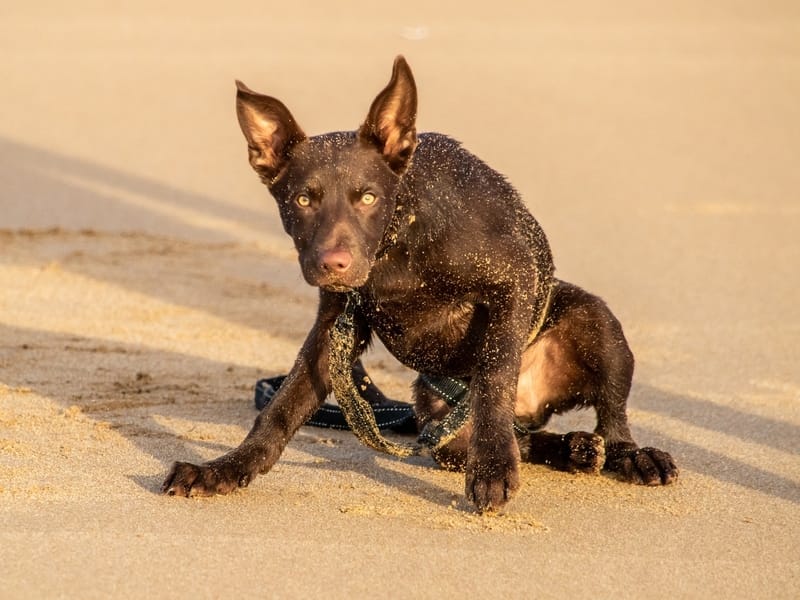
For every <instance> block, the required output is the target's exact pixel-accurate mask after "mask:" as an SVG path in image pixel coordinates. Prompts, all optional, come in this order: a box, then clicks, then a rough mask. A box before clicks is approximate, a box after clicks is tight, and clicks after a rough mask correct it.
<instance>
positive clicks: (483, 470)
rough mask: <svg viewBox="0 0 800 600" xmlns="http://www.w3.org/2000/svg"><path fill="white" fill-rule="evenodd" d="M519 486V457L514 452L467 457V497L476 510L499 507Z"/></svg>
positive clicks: (488, 509)
mask: <svg viewBox="0 0 800 600" xmlns="http://www.w3.org/2000/svg"><path fill="white" fill-rule="evenodd" d="M518 489H519V457H518V456H515V453H513V452H507V453H503V455H502V456H497V455H492V454H490V455H483V456H477V457H475V458H473V457H470V458H469V460H468V461H467V476H466V493H467V499H468V500H470V501H471V502H472V503H473V504H475V507H476V508H477V509H478V512H481V513H482V512H484V511H495V510H497V509H499V508H501V507H502V506H504V505H505V504H506V503H507V502H508V501H509V500H510V499H511V497H512V496H513V495H514V492H516V491H517V490H518Z"/></svg>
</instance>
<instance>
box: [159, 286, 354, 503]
mask: <svg viewBox="0 0 800 600" xmlns="http://www.w3.org/2000/svg"><path fill="white" fill-rule="evenodd" d="M343 308H344V295H343V294H333V293H329V292H325V291H321V292H320V306H319V312H318V314H317V320H316V323H315V324H314V327H313V328H312V329H311V332H310V333H309V334H308V337H307V338H306V341H305V343H304V344H303V348H302V349H301V350H300V354H299V355H298V357H297V361H296V362H295V364H294V367H293V368H292V370H291V371H290V373H289V375H288V377H287V378H286V381H285V382H284V383H283V385H281V387H280V390H279V391H278V393H277V395H276V396H275V398H274V399H273V400H272V402H271V403H270V404H269V405H268V406H267V407H266V408H264V410H262V411H261V413H260V414H259V415H258V417H257V418H256V421H255V424H254V425H253V428H252V429H251V430H250V433H248V434H247V437H246V438H245V439H244V441H243V442H242V443H241V444H240V445H239V447H238V448H236V449H235V450H233V451H231V452H229V453H228V454H225V455H224V456H221V457H219V458H217V459H216V460H212V461H210V462H207V463H205V464H203V465H193V464H191V463H186V462H176V463H175V464H174V465H173V466H172V469H171V471H170V473H169V475H168V476H167V478H166V480H165V481H164V484H163V485H162V487H161V491H162V492H163V493H165V494H169V495H170V496H187V497H188V496H213V495H214V494H227V493H229V492H231V491H233V490H235V489H236V488H238V487H245V486H247V485H248V484H249V483H250V481H252V480H253V478H254V477H255V476H256V475H258V474H259V473H266V472H267V471H269V470H270V468H272V465H274V464H275V462H276V461H277V460H278V457H279V456H280V455H281V453H282V452H283V449H284V448H285V447H286V444H287V443H288V442H289V440H290V439H291V437H292V436H293V435H294V433H295V431H297V429H299V427H300V426H301V425H302V424H303V423H305V422H306V420H308V418H309V417H310V416H311V415H312V414H313V413H314V411H316V410H317V408H319V406H320V405H321V404H322V402H323V401H324V400H325V398H326V397H327V395H328V394H329V393H330V390H331V383H330V376H329V375H328V350H329V346H330V335H329V332H330V329H331V326H332V325H333V323H334V321H335V320H336V317H337V316H338V315H339V314H340V313H341V311H342V309H343Z"/></svg>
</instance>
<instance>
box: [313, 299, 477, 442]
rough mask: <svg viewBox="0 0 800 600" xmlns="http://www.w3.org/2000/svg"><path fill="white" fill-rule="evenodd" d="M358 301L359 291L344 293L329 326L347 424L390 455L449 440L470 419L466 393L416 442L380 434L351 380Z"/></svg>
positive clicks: (334, 379) (335, 382)
mask: <svg viewBox="0 0 800 600" xmlns="http://www.w3.org/2000/svg"><path fill="white" fill-rule="evenodd" d="M360 304H361V297H360V296H359V294H358V292H356V291H352V292H348V294H347V303H346V304H345V308H344V310H343V311H342V314H341V315H339V317H337V319H336V322H335V323H334V324H333V328H332V329H331V333H330V335H331V348H330V356H329V361H328V369H329V371H330V376H331V384H332V386H333V394H334V396H335V397H336V401H337V402H338V403H339V407H340V408H341V409H342V413H344V417H345V419H346V420H347V424H348V425H350V429H352V430H353V433H355V435H356V437H357V438H358V439H359V440H360V441H361V443H363V444H365V445H366V446H369V447H370V448H373V449H375V450H378V451H380V452H384V453H386V454H391V455H393V456H399V457H401V458H405V457H408V456H419V455H421V454H425V453H427V452H428V451H430V450H436V449H438V448H441V447H442V446H444V445H446V444H448V443H449V442H450V441H452V440H453V439H454V438H455V437H456V436H457V435H458V432H459V431H460V430H461V428H462V427H463V426H464V425H465V424H466V423H467V420H468V419H469V395H468V394H464V396H463V397H462V398H461V399H460V400H459V401H458V402H457V403H456V404H455V406H454V407H453V409H452V410H451V411H450V412H449V413H448V414H447V416H445V418H444V419H442V421H441V422H439V423H436V424H434V423H429V424H428V425H427V426H426V427H425V429H424V430H423V431H422V433H421V434H420V436H419V439H418V442H420V443H418V444H403V443H398V442H393V441H392V440H389V439H386V438H385V437H384V436H383V435H381V432H380V430H379V429H378V424H377V423H376V422H375V413H373V411H372V407H371V406H370V404H369V402H367V401H366V400H365V399H364V398H363V397H362V396H361V394H360V393H359V391H358V387H357V386H356V383H355V382H354V381H353V369H352V367H353V363H352V358H353V356H354V352H353V350H354V348H355V320H354V315H355V311H356V308H357V307H358V306H359V305H360Z"/></svg>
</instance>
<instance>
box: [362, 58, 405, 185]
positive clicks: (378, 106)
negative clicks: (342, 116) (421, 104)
mask: <svg viewBox="0 0 800 600" xmlns="http://www.w3.org/2000/svg"><path fill="white" fill-rule="evenodd" d="M416 118H417V86H416V85H414V76H413V75H412V74H411V69H410V68H409V66H408V63H407V62H406V59H405V58H403V57H402V56H398V57H397V58H395V60H394V67H393V68H392V78H391V80H390V81H389V84H388V85H387V86H386V87H385V88H384V89H383V91H382V92H381V93H380V94H378V96H377V97H376V98H375V100H374V101H373V102H372V106H371V107H370V109H369V114H367V120H366V121H364V124H363V125H362V126H361V128H360V129H359V130H358V136H359V137H360V138H361V139H362V140H364V141H366V142H368V143H370V144H373V145H375V146H376V147H377V148H378V150H379V151H380V153H381V154H383V157H384V158H385V159H386V162H387V163H388V164H389V167H390V168H391V169H392V170H393V171H394V172H395V173H398V174H400V173H402V172H403V171H405V170H406V168H407V167H408V165H409V163H410V162H411V156H412V155H413V154H414V150H415V149H416V147H417V130H416V126H415V121H416Z"/></svg>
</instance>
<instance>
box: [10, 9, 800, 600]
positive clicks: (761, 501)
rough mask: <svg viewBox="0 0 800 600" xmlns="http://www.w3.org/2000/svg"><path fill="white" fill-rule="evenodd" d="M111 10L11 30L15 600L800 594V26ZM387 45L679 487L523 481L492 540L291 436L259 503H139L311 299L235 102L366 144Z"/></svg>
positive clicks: (769, 21)
mask: <svg viewBox="0 0 800 600" xmlns="http://www.w3.org/2000/svg"><path fill="white" fill-rule="evenodd" d="M107 4H108V3H102V2H82V1H78V2H73V3H69V4H66V3H57V2H51V1H46V2H39V3H24V2H19V1H16V0H12V1H11V2H6V3H5V4H4V6H3V7H2V8H0V82H2V83H0V106H2V117H0V598H9V599H12V598H13V599H16V598H19V599H23V598H25V599H28V598H109V597H114V598H141V597H153V598H183V597H192V598H198V597H199V598H232V597H268V598H273V597H274V598H317V597H326V598H370V597H387V598H401V597H410V598H455V597H459V596H463V595H469V596H471V597H512V598H522V597H526V598H556V597H558V598H566V597H577V596H581V597H586V596H591V597H593V598H719V597H726V598H748V599H749V598H770V599H774V598H787V599H788V598H797V597H800V366H799V365H800V360H798V359H799V357H800V350H798V347H800V267H799V265H800V168H798V164H799V163H798V160H799V159H800V5H797V3H794V2H788V1H787V2H770V3H764V2H756V1H754V0H742V1H737V2H725V1H722V0H713V1H711V2H705V3H697V2H688V1H679V2H672V3H667V4H666V5H664V6H660V5H659V6H655V7H649V8H646V7H644V6H643V5H642V4H641V3H636V2H623V1H614V2H609V3H579V4H574V3H566V4H565V3H547V2H538V1H536V2H527V3H511V2H500V3H493V4H492V5H491V6H490V7H489V6H487V5H486V4H485V3H478V2H472V1H468V2H458V3H456V2H446V3H436V4H435V5H434V4H433V3H426V2H417V1H412V2H406V3H403V5H398V6H392V5H381V4H379V3H374V2H371V3H370V2H352V3H347V7H346V8H342V7H340V6H339V5H338V4H336V3H323V2H296V3H292V4H291V5H284V4H278V3H274V4H273V3H264V2H238V1H234V2H230V3H226V4H225V5H224V7H223V6H220V5H218V4H217V3H212V2H186V1H184V0H179V1H177V2H172V3H166V4H165V3H157V2H152V1H150V0H146V1H143V2H138V3H136V4H135V6H134V7H129V8H126V9H122V8H114V7H109V6H107ZM562 4H564V6H561V5H562ZM400 53H402V54H404V55H405V56H406V58H407V59H408V61H409V63H410V65H411V67H412V69H413V70H414V74H415V77H416V81H417V86H418V88H419V97H420V99H419V102H420V104H419V119H418V125H419V128H420V130H422V131H440V132H443V133H447V134H449V135H452V136H453V137H455V138H457V139H459V140H460V141H462V142H463V143H464V145H465V146H466V147H467V148H468V149H470V150H471V151H473V152H474V153H476V154H477V155H479V156H480V157H481V158H483V159H484V160H485V161H486V162H488V163H489V164H490V165H491V166H493V167H494V168H496V169H497V170H499V171H501V172H502V173H504V174H505V175H507V176H508V178H509V180H510V181H511V182H512V183H513V184H514V185H515V186H516V187H517V188H518V189H519V190H520V192H521V193H522V195H523V197H524V198H525V201H526V203H527V205H528V206H529V207H530V209H531V211H532V212H533V213H534V214H535V215H536V217H537V219H538V220H539V221H540V223H541V224H542V225H543V227H544V228H545V231H546V232H547V234H548V236H549V239H550V243H551V245H552V248H553V252H554V256H555V261H556V265H557V274H558V276H560V277H561V278H563V279H566V280H569V281H572V282H575V283H577V284H579V285H581V286H582V287H585V288H586V289H588V290H590V291H592V292H594V293H596V294H598V295H600V296H602V297H603V298H605V299H606V300H607V301H608V303H609V305H610V306H611V308H612V309H613V310H614V312H615V313H616V314H617V316H618V317H619V318H620V320H621V321H622V323H623V326H624V328H625V332H626V335H627V337H628V340H629V341H630V343H631V346H632V349H633V351H634V353H635V355H636V359H637V368H636V374H635V378H634V388H633V391H632V394H631V397H630V401H629V414H630V419H631V422H632V425H633V430H634V435H635V437H636V439H637V441H639V442H640V443H641V444H642V445H651V446H656V447H660V448H663V449H665V450H668V451H670V452H671V453H672V454H673V456H674V457H675V459H676V461H677V462H678V464H679V466H680V468H681V475H680V479H679V481H678V482H677V483H676V484H675V485H672V486H668V487H664V488H645V487H638V486H631V485H628V484H624V483H621V482H619V481H617V480H615V479H613V478H612V477H609V476H606V475H601V476H588V475H571V474H566V473H559V472H554V471H552V470H549V469H547V468H545V467H541V466H533V465H523V466H522V479H523V484H522V488H521V490H520V491H519V492H518V494H517V496H516V497H515V499H514V500H513V501H512V503H511V504H510V505H509V507H508V509H507V510H506V511H504V514H502V515H494V516H481V515H478V514H476V513H475V512H474V510H473V509H472V508H471V506H470V505H469V504H468V503H467V501H466V500H465V498H464V493H463V487H464V481H463V476H462V475H461V474H456V473H449V472H445V471H442V470H439V469H437V468H436V467H435V465H434V463H433V461H432V460H431V459H429V458H414V459H409V460H405V461H402V460H397V459H394V458H391V457H389V456H385V455H379V454H377V453H375V452H374V451H372V450H369V449H368V448H365V447H363V446H361V445H359V444H358V442H357V441H356V440H355V438H354V437H353V436H352V434H350V433H349V432H335V431H331V430H325V429H317V428H311V427H304V428H302V429H301V430H300V432H299V433H298V434H297V436H296V437H295V438H294V439H293V440H292V442H291V443H290V444H289V446H288V448H287V450H286V452H285V453H284V454H283V456H282V458H281V460H280V461H279V462H278V464H277V465H276V467H275V468H274V469H273V470H272V472H270V473H269V474H268V475H266V476H263V477H261V478H259V479H257V480H255V481H254V482H253V483H252V484H251V485H250V486H249V487H248V488H247V489H244V490H240V491H238V492H236V493H234V494H231V495H229V496H225V497H216V498H201V499H188V500H187V499H179V498H169V497H165V496H162V495H160V494H159V487H160V484H161V482H162V480H163V478H164V476H165V475H166V472H167V470H168V469H169V466H170V464H171V463H172V461H174V460H189V461H204V460H208V459H211V458H214V457H216V456H218V455H220V454H221V453H224V452H226V451H228V450H229V449H231V448H233V447H235V446H236V445H237V444H238V443H239V442H240V441H241V439H242V438H243V437H244V435H245V434H246V433H247V431H248V430H249V428H250V425H251V424H252V422H253V419H254V418H255V416H256V411H255V409H254V407H253V399H252V388H253V384H254V383H255V381H256V380H257V379H258V378H260V377H265V376H271V375H277V374H281V373H284V372H286V371H287V370H288V369H289V367H290V366H291V364H292V363H293V361H294V358H295V356H296V353H297V351H298V349H299V347H300V344H301V343H302V340H303V339H304V337H305V334H306V332H307V330H308V328H309V326H310V324H311V323H312V321H313V319H314V315H315V310H316V297H317V295H316V291H315V290H314V289H313V288H310V287H309V286H307V285H306V284H305V283H304V282H303V280H302V278H301V275H300V270H299V267H298V265H297V261H296V257H295V254H294V250H293V247H292V243H291V240H290V239H289V238H288V237H287V236H286V235H285V234H284V233H283V230H282V228H281V225H280V223H279V220H278V215H277V210H276V208H275V206H274V202H273V200H272V199H271V198H270V197H269V195H268V193H267V192H266V190H265V188H264V187H263V186H262V185H261V184H260V183H259V181H258V179H257V177H256V176H255V175H254V174H253V173H252V171H251V169H250V167H249V165H248V164H247V152H246V147H245V143H244V140H243V138H242V135H241V132H240V130H239V127H238V124H237V122H236V117H235V113H234V93H235V88H234V80H235V79H241V80H243V81H244V82H245V83H246V84H247V85H248V86H250V87H251V88H253V89H256V90H259V91H262V92H265V93H268V94H270V95H273V96H276V97H278V98H280V99H281V100H282V101H284V102H285V103H286V104H287V105H288V106H289V108H290V109H291V110H292V112H293V113H294V115H295V116H296V117H297V119H298V120H299V122H300V124H301V126H302V127H303V128H304V129H305V131H306V132H308V133H312V134H315V133H322V132H326V131H331V130H340V129H355V128H356V127H357V126H358V125H359V124H360V122H361V121H362V120H363V118H364V116H365V114H366V111H367V109H368V107H369V104H370V102H371V101H372V99H373V97H374V96H375V94H376V93H377V92H378V91H380V89H381V88H382V87H383V86H384V84H385V83H386V81H387V80H388V77H389V73H390V69H391V64H392V60H393V58H394V56H395V55H396V54H400ZM365 363H366V365H367V369H368V370H369V372H370V374H371V375H372V376H373V377H374V379H375V380H376V381H377V383H378V384H379V385H380V386H381V387H382V389H383V390H384V391H385V392H386V393H387V394H388V395H389V396H391V397H393V398H397V399H410V391H409V385H410V383H411V381H412V380H413V377H414V374H413V373H412V372H411V371H409V370H407V369H405V368H404V367H402V365H400V364H398V363H397V362H396V361H395V360H394V359H393V358H392V357H391V356H390V355H389V354H388V353H387V352H386V351H385V350H384V349H382V348H380V347H378V348H375V349H374V350H373V351H371V352H370V354H369V355H368V356H367V357H366V360H365ZM593 423H594V416H593V415H592V414H588V413H578V414H575V415H569V416H565V417H561V418H559V419H558V420H557V421H556V422H555V423H553V429H555V430H559V431H568V430H571V429H574V428H592V427H593Z"/></svg>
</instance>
